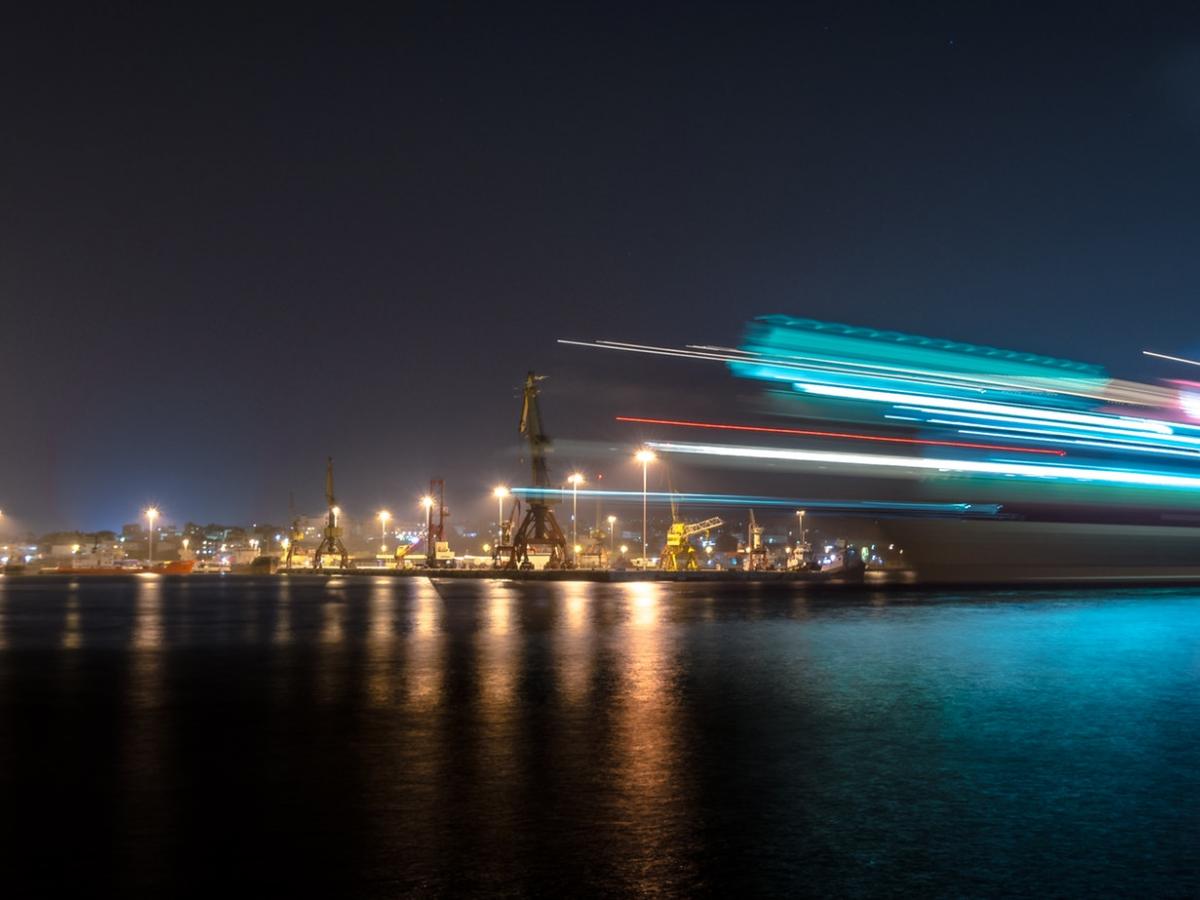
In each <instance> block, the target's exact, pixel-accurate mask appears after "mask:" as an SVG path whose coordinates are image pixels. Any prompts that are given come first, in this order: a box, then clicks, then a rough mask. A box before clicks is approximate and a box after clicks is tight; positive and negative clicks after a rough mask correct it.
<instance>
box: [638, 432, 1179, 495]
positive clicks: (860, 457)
mask: <svg viewBox="0 0 1200 900" xmlns="http://www.w3.org/2000/svg"><path fill="white" fill-rule="evenodd" d="M646 446H648V447H651V448H653V449H655V450H659V451H661V452H663V453H684V454H693V455H699V456H718V457H728V458H734V459H764V460H778V461H788V462H814V463H826V464H834V465H849V466H864V467H873V468H886V469H920V470H926V471H930V470H931V471H935V472H957V473H962V474H965V475H1011V476H1014V477H1021V478H1031V479H1040V480H1051V481H1064V480H1065V481H1091V482H1100V483H1102V484H1120V485H1134V486H1142V487H1173V488H1187V489H1200V478H1196V477H1192V476H1188V475H1171V474H1168V473H1165V472H1139V471H1135V470H1128V469H1119V470H1115V469H1104V468H1094V469H1093V468H1088V467H1085V466H1060V465H1055V464H1052V463H1047V464H1037V463H1013V462H1003V461H998V460H972V459H926V458H924V457H913V456H884V455H882V454H880V455H876V454H871V453H837V452H832V451H828V450H783V449H778V448H774V447H735V446H727V445H722V444H675V443H670V442H667V441H647V442H646Z"/></svg>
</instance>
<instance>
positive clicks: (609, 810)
mask: <svg viewBox="0 0 1200 900" xmlns="http://www.w3.org/2000/svg"><path fill="white" fill-rule="evenodd" d="M1198 737H1200V593H1196V592H1184V591H1177V590H1176V591H1168V590H1158V591H1156V590H1145V591H1123V592H1117V591H1104V592H1091V593H1087V592H1062V593H1058V594H1054V595H1049V594H1044V593H1041V594H1034V593H1022V594H1013V593H1004V594H1001V593H996V594H992V595H987V594H979V593H972V594H965V595H948V594H942V595H928V596H921V597H916V596H900V597H891V598H885V597H883V596H881V595H870V594H858V595H847V594H837V595H826V596H822V595H820V594H819V593H811V592H810V593H809V594H808V596H807V598H806V597H805V596H804V595H802V594H795V595H793V594H788V593H778V592H772V593H762V594H756V593H754V592H753V591H752V590H746V589H745V588H739V589H737V590H734V591H731V592H729V593H722V592H721V591H719V590H715V589H712V588H700V589H697V588H685V587H684V586H678V585H676V586H671V585H599V584H545V585H525V586H519V587H518V586H513V585H504V584H486V583H476V582H462V581H452V582H443V583H439V584H437V585H434V584H431V583H430V582H428V581H420V580H412V581H410V580H388V579H371V578H361V579H333V580H324V579H320V580H318V579H293V580H292V581H291V582H290V584H289V583H288V582H279V581H274V580H269V579H238V578H224V579H219V578H201V577H193V578H190V579H179V580H163V579H159V580H154V579H145V580H143V579H138V578H130V579H127V580H103V581H93V580H80V581H78V582H77V583H71V582H69V581H66V580H63V581H54V580H50V579H19V580H18V579H11V578H10V579H7V580H4V579H0V812H2V816H0V822H2V823H3V824H2V825H0V828H2V829H3V832H2V833H0V861H2V862H3V867H2V872H3V883H4V884H5V885H6V887H5V889H4V891H5V894H6V895H7V896H14V897H15V896H26V895H28V894H29V893H30V890H29V889H30V888H31V887H34V886H39V887H41V888H42V889H44V890H47V891H48V890H51V889H55V888H59V889H61V888H63V887H71V888H77V889H79V890H80V891H81V892H83V893H86V894H87V895H97V894H100V893H113V892H121V893H124V894H130V893H141V894H154V895H161V894H163V893H167V892H175V893H192V894H204V895H208V896H225V895H230V894H231V892H233V891H235V890H236V893H238V894H242V893H245V892H247V891H249V890H255V889H257V890H259V891H260V892H261V893H262V894H263V895H264V896H266V895H272V896H279V895H284V894H287V893H293V894H294V895H295V896H300V894H299V893H297V892H299V891H301V890H303V891H304V892H305V895H312V894H313V893H314V892H315V893H316V894H317V895H323V896H331V897H332V896H355V895H372V896H395V895H400V894H406V893H419V894H426V895H444V894H450V893H456V894H461V893H500V894H507V895H558V896H582V895H589V894H592V895H594V894H597V893H607V894H622V895H627V894H641V895H664V896H670V895H684V894H689V895H695V894H732V893H733V892H734V891H735V890H737V891H740V892H741V893H742V894H752V893H753V894H775V895H784V894H789V895H802V894H808V895H831V894H836V895H860V896H861V895H876V894H881V893H891V894H914V895H924V896H929V895H941V896H946V895H952V896H963V895H996V894H1022V895H1029V896H1048V895H1088V894H1090V895H1097V894H1099V895H1118V894H1126V895H1128V894H1133V893H1140V894H1144V895H1176V896H1189V895H1191V896H1195V895H1196V894H1197V893H1198V892H1200V861H1198V859H1197V853H1198V852H1200V747H1198V744H1197V738H1198ZM20 885H24V888H21V889H17V890H14V887H17V886H20Z"/></svg>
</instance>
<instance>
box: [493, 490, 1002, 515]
mask: <svg viewBox="0 0 1200 900" xmlns="http://www.w3.org/2000/svg"><path fill="white" fill-rule="evenodd" d="M512 493H514V494H517V495H520V496H529V495H531V494H541V495H546V494H549V495H551V496H554V497H561V498H564V499H565V498H567V497H570V496H571V491H570V489H568V488H561V489H559V488H536V487H519V488H512ZM579 496H580V498H587V497H603V498H605V499H609V500H617V501H626V500H627V501H629V502H636V503H641V502H642V492H641V491H609V490H581V491H580V492H579ZM646 496H647V498H648V499H649V500H650V501H652V502H654V503H671V502H676V503H686V504H692V505H695V506H779V507H785V508H788V509H795V508H796V507H803V508H805V509H820V510H823V511H826V512H837V513H841V514H845V515H853V514H859V513H861V514H864V515H879V514H885V513H894V514H896V515H936V516H995V515H997V514H998V513H999V512H1000V510H1001V506H1000V504H997V503H921V502H907V501H901V500H895V501H893V500H810V499H807V498H797V497H756V496H751V495H747V494H704V493H680V492H675V493H672V492H670V491H650V492H648V493H647V494H646Z"/></svg>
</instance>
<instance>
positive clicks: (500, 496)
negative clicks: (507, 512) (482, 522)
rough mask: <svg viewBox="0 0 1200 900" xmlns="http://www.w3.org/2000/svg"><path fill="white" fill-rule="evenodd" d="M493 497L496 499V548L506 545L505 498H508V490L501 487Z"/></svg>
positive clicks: (493, 492)
mask: <svg viewBox="0 0 1200 900" xmlns="http://www.w3.org/2000/svg"><path fill="white" fill-rule="evenodd" d="M492 496H493V497H495V498H496V546H497V547H498V546H500V545H501V544H503V543H504V498H505V497H507V496H508V488H506V487H505V486H504V485H500V486H499V487H497V488H496V489H495V490H494V491H492Z"/></svg>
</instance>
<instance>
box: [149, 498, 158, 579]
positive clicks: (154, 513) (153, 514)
mask: <svg viewBox="0 0 1200 900" xmlns="http://www.w3.org/2000/svg"><path fill="white" fill-rule="evenodd" d="M157 518H158V510H157V509H155V508H154V507H153V506H151V507H147V509H146V534H147V535H148V536H149V539H150V549H149V556H150V559H149V562H150V564H151V565H153V564H154V520H155V519H157Z"/></svg>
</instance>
